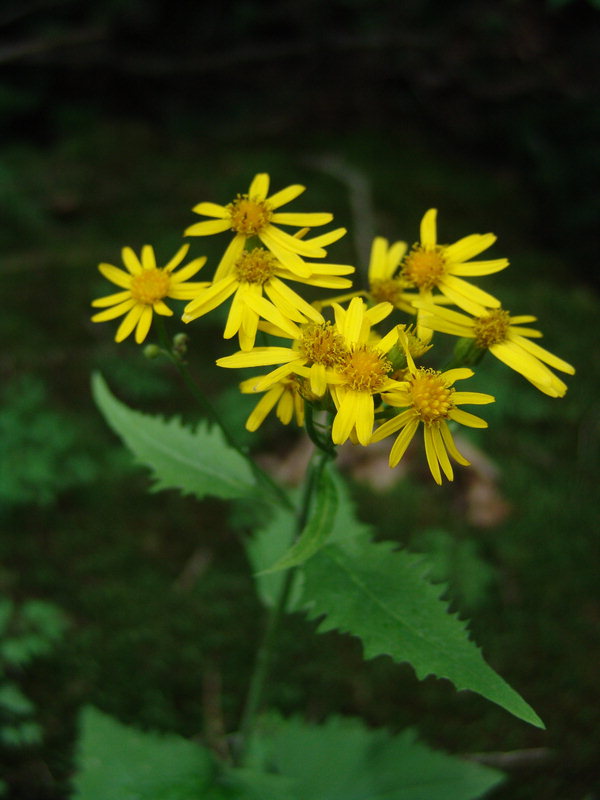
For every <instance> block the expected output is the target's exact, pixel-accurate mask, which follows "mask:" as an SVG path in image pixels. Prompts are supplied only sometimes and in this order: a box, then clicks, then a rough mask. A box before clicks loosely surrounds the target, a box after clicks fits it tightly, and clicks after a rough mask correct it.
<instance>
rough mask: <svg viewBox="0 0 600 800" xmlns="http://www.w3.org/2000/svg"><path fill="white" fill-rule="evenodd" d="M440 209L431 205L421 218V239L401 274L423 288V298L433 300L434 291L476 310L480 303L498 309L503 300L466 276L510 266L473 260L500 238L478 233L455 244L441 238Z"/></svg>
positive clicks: (503, 262) (497, 261)
mask: <svg viewBox="0 0 600 800" xmlns="http://www.w3.org/2000/svg"><path fill="white" fill-rule="evenodd" d="M436 216H437V210H436V209H435V208H430V209H429V211H427V212H426V213H425V215H424V217H423V219H422V220H421V237H420V242H419V243H417V244H415V245H414V246H413V248H412V249H411V251H410V252H409V253H408V255H407V256H405V258H404V260H403V263H402V270H401V277H402V278H403V279H404V280H405V281H406V282H407V284H408V285H409V286H412V287H415V288H416V289H418V290H419V293H420V294H421V297H422V298H423V299H431V297H432V293H433V291H434V290H436V289H437V290H438V291H440V292H441V293H442V294H443V295H445V296H446V297H447V298H448V300H450V301H451V302H453V303H455V304H456V305H457V306H459V307H460V308H464V309H465V310H466V311H470V312H472V313H474V312H473V309H477V308H479V307H480V306H485V307H490V308H497V307H498V306H499V305H500V303H499V301H498V300H496V298H495V297H493V296H492V295H491V294H488V293H487V292H484V291H483V290H482V289H479V288H478V287H477V286H473V284H471V283H469V282H468V281H465V280H463V277H474V276H479V275H490V274H491V273H493V272H498V271H499V270H501V269H504V268H505V267H507V266H508V259H506V258H496V259H492V260H489V261H471V260H470V259H472V258H474V257H475V256H478V255H479V254H480V253H482V252H483V251H484V250H487V249H488V247H491V246H492V245H493V244H494V242H495V241H496V237H495V236H494V234H493V233H485V234H479V233H474V234H471V235H470V236H465V237H464V238H462V239H459V240H458V241H457V242H454V244H450V245H442V244H438V241H437V226H436Z"/></svg>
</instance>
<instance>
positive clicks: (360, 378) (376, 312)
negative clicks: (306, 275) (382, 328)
mask: <svg viewBox="0 0 600 800" xmlns="http://www.w3.org/2000/svg"><path fill="white" fill-rule="evenodd" d="M392 309H393V306H392V304H391V303H379V304H378V305H376V306H373V307H372V308H369V309H367V306H366V304H365V303H364V301H363V300H361V299H360V298H359V297H355V298H354V299H353V300H352V301H351V302H350V305H349V306H348V309H343V308H342V307H341V306H340V305H338V304H336V305H334V310H335V322H336V328H337V330H338V332H339V333H340V334H341V336H342V338H343V340H344V343H345V346H346V349H347V351H348V353H347V355H346V356H345V358H343V359H342V361H341V363H340V364H338V365H337V366H336V367H335V368H334V370H333V374H330V373H328V375H327V378H326V380H327V382H328V384H330V391H331V396H332V398H333V402H334V403H335V405H336V408H337V414H336V415H335V418H334V420H333V427H332V430H331V438H332V441H333V443H334V444H343V443H344V442H345V441H346V439H348V438H349V437H352V439H353V440H357V441H358V442H360V444H362V445H367V444H368V443H369V441H370V440H371V434H372V433H373V424H374V419H375V403H374V400H373V396H374V395H377V394H380V393H381V392H385V391H389V390H390V389H393V388H395V387H397V386H399V385H400V384H399V382H398V381H395V380H392V379H391V378H389V377H388V376H389V374H390V373H391V372H392V370H393V367H392V364H391V362H390V361H389V360H388V359H387V358H386V355H387V353H388V352H389V351H390V350H391V349H392V347H393V346H394V345H395V344H396V342H397V341H398V331H397V328H396V327H394V328H392V330H391V331H390V332H389V333H388V334H387V335H386V336H384V337H383V338H382V339H379V340H378V341H377V342H375V343H373V342H372V340H371V341H370V339H371V327H372V326H373V325H375V324H377V323H378V322H381V321H382V320H383V319H385V318H386V317H387V316H388V315H389V314H390V313H391V311H392ZM302 369H303V368H299V370H298V371H299V373H300V374H301V375H302V374H303V373H302Z"/></svg>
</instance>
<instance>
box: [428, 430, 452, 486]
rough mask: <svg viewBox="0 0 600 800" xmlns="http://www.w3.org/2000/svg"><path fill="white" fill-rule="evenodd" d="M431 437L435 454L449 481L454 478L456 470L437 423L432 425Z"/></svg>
mask: <svg viewBox="0 0 600 800" xmlns="http://www.w3.org/2000/svg"><path fill="white" fill-rule="evenodd" d="M430 430H431V439H432V441H433V446H434V448H435V454H436V456H437V460H438V461H439V463H440V466H441V468H442V470H443V471H444V475H445V476H446V477H447V478H448V480H449V481H452V480H454V472H453V470H452V464H451V463H450V459H449V458H448V453H447V451H446V448H445V446H444V441H443V439H442V434H441V433H440V430H439V428H438V426H437V425H431V427H430Z"/></svg>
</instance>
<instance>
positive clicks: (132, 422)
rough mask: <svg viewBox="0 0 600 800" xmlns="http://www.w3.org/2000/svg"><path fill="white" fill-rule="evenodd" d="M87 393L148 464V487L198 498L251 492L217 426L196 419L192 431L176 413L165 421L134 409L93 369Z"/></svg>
mask: <svg viewBox="0 0 600 800" xmlns="http://www.w3.org/2000/svg"><path fill="white" fill-rule="evenodd" d="M92 393H93V395H94V399H95V401H96V403H97V405H98V407H99V409H100V411H101V412H102V414H103V415H104V418H105V419H106V421H107V422H108V424H109V425H110V427H111V428H112V429H113V431H114V432H115V433H116V434H117V435H118V436H120V437H121V439H122V440H123V441H124V442H125V444H126V445H127V447H128V448H129V449H130V450H131V452H132V453H133V455H134V456H135V457H136V460H137V461H138V462H139V463H140V464H143V465H144V466H147V467H149V468H150V469H151V470H152V472H153V475H152V477H153V479H154V481H155V483H154V486H153V489H154V490H156V491H158V490H160V489H179V490H180V491H181V492H182V493H183V494H193V495H195V496H196V497H198V498H203V497H206V496H207V495H211V496H213V497H221V498H223V499H233V498H236V497H247V496H249V495H251V494H252V493H253V492H255V491H256V482H255V480H254V476H253V474H252V468H251V467H250V464H249V463H248V461H246V459H245V458H244V457H243V456H241V455H240V454H239V453H238V452H237V451H236V450H234V449H233V448H231V447H229V446H228V445H227V443H226V442H225V439H224V437H223V434H222V433H221V431H220V430H219V429H218V428H216V427H213V428H210V427H208V425H207V424H204V423H200V424H199V425H198V426H197V427H196V429H195V430H193V429H191V428H187V427H185V426H184V425H183V424H182V423H181V420H180V419H179V418H177V417H172V418H170V419H165V418H163V417H153V416H149V415H147V414H142V413H141V412H140V411H134V410H132V409H130V408H129V407H128V406H126V405H124V404H123V403H121V402H120V401H119V400H117V399H116V398H115V397H114V395H113V394H112V393H111V392H110V390H109V388H108V386H107V385H106V382H105V381H104V379H103V378H102V376H101V375H99V374H98V373H96V374H94V375H93V376H92Z"/></svg>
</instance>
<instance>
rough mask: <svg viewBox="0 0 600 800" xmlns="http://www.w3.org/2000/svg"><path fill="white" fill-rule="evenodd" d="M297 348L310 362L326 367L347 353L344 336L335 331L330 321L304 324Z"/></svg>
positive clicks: (337, 362)
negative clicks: (319, 323) (320, 323)
mask: <svg viewBox="0 0 600 800" xmlns="http://www.w3.org/2000/svg"><path fill="white" fill-rule="evenodd" d="M299 350H300V352H301V353H302V355H304V356H306V358H307V360H308V361H309V362H310V363H312V364H323V365H324V366H326V367H333V366H335V365H336V364H339V363H340V362H341V361H342V359H343V358H344V357H345V356H346V355H347V353H348V350H347V348H346V345H345V344H344V338H343V337H342V336H340V334H339V333H336V332H335V330H334V329H333V326H332V325H331V322H325V323H323V324H322V325H317V324H309V325H305V326H304V327H303V329H302V338H301V339H300V342H299Z"/></svg>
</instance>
